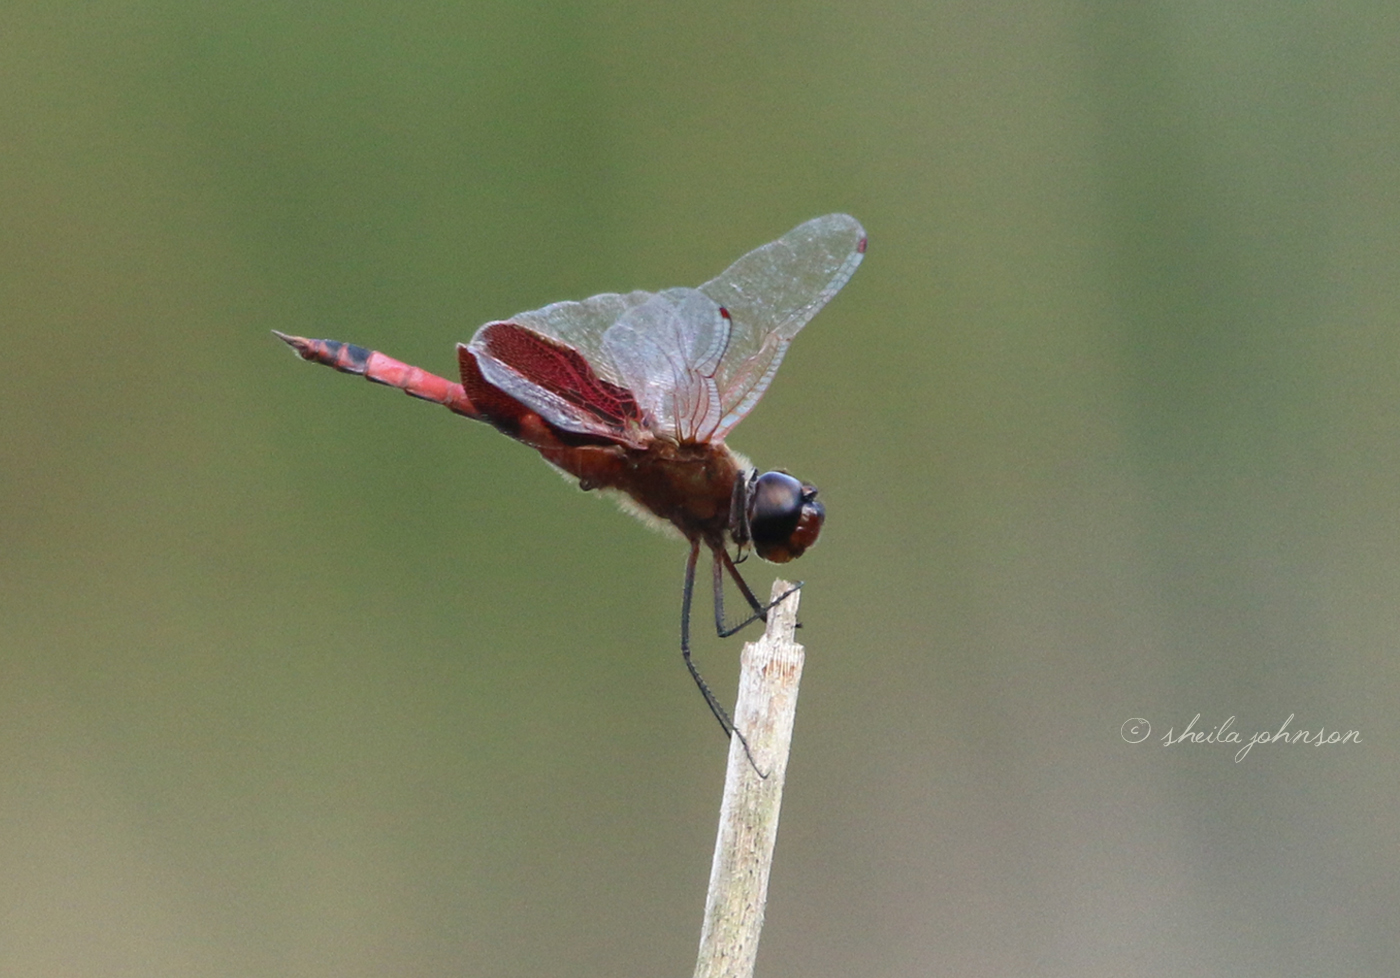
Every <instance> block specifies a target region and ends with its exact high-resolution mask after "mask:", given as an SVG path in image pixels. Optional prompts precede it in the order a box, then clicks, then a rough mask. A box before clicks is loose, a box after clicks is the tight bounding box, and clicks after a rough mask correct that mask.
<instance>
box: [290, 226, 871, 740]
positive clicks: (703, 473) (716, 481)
mask: <svg viewBox="0 0 1400 978" xmlns="http://www.w3.org/2000/svg"><path fill="white" fill-rule="evenodd" d="M864 255H865V229H864V228H862V227H861V226H860V223H859V222H857V221H856V219H855V218H853V217H850V216H848V215H846V214H828V215H827V216H825V217H818V218H815V219H813V220H810V221H808V222H807V223H805V224H801V225H799V226H798V227H796V228H794V229H793V230H791V231H789V232H788V233H787V234H785V235H783V236H782V237H781V238H779V239H778V240H777V241H773V242H771V243H769V244H766V245H764V246H763V247H762V248H758V249H756V250H754V251H751V252H749V253H748V254H747V255H745V256H744V257H743V258H740V259H739V260H738V261H736V262H735V263H734V264H733V265H730V266H729V268H728V269H726V270H725V271H724V272H723V273H722V274H721V275H720V276H719V277H718V278H715V279H712V280H710V281H709V282H706V283H705V284H704V285H702V286H700V287H699V288H698V289H687V288H675V289H666V290H665V291H663V292H640V291H638V292H629V293H627V294H626V295H616V294H613V293H606V294H603V295H595V296H593V298H591V299H584V300H583V301H582V302H556V303H554V304H553V305H550V306H545V307H544V308H543V309H536V310H535V311H533V312H523V313H520V314H519V315H517V316H512V317H511V318H510V319H506V320H502V321H500V322H493V323H487V324H486V325H485V326H483V327H481V328H480V329H479V330H477V331H476V335H475V336H473V337H472V340H471V342H470V343H466V344H458V346H457V362H458V367H459V369H460V371H461V376H462V382H461V383H460V384H459V383H455V382H453V381H450V380H447V379H446V378H444V377H438V376H436V375H434V374H430V373H428V372H427V371H426V370H422V369H420V368H418V367H414V366H410V365H409V364H406V363H402V362H400V361H398V360H395V359H393V358H392V357H388V356H385V355H384V354H383V353H378V352H376V351H373V350H368V349H366V348H364V347H362V346H352V345H351V344H349V343H338V342H336V341H334V340H308V339H304V338H302V337H300V336H287V335H285V334H283V333H277V336H278V337H279V338H281V339H283V340H285V341H286V342H287V343H288V344H290V345H291V347H292V349H294V350H295V351H296V352H297V354H299V355H300V356H301V357H302V358H303V359H305V360H313V361H315V362H316V363H323V364H325V365H326V366H329V367H334V368H335V369H336V370H339V371H342V372H344V373H350V374H360V375H362V376H364V377H365V378H366V379H368V380H372V381H375V382H377V383H380V384H387V385H389V386H390V387H397V388H399V389H401V390H403V391H404V392H405V393H407V394H411V395H413V396H414V397H418V398H422V399H423V400H425V401H432V402H433V403H435V404H441V405H443V406H444V407H446V408H448V409H449V410H451V411H453V412H455V413H457V414H461V415H465V416H466V417H468V418H474V419H476V420H478V421H485V422H486V423H487V424H489V425H491V426H492V427H493V428H495V429H496V430H498V431H500V432H502V433H504V434H506V435H509V436H510V437H512V438H514V439H516V440H517V441H521V442H524V443H525V444H526V445H529V446H530V447H531V448H533V449H535V450H536V451H538V452H539V453H540V454H541V455H542V456H544V459H545V461H547V462H549V463H550V464H551V465H553V466H554V467H556V468H558V469H561V470H563V471H564V472H566V473H568V474H569V475H570V476H573V477H574V478H576V479H577V480H578V484H579V487H580V488H581V489H583V490H585V491H587V490H592V489H599V490H612V491H614V492H615V493H617V494H619V499H620V501H621V502H622V503H623V504H624V508H627V509H629V510H631V511H633V512H634V513H636V514H637V515H639V516H641V517H642V518H643V519H644V520H649V521H650V522H653V523H658V524H659V525H661V526H663V527H664V526H665V525H666V524H669V525H670V526H673V527H675V529H676V530H679V531H680V534H681V535H682V536H683V537H684V538H685V539H686V540H687V541H689V543H690V555H689V557H687V559H686V564H685V586H684V588H683V590H682V597H681V656H682V657H683V658H684V660H685V664H686V667H687V668H688V669H689V670H690V675H691V676H692V678H694V680H695V684H696V685H697V686H698V687H699V689H700V692H701V693H702V694H703V695H704V697H705V702H706V704H708V705H709V708H710V711H711V712H712V713H713V714H714V715H715V719H717V720H718V721H719V724H720V726H721V727H722V728H723V729H724V732H725V734H726V735H732V734H733V733H735V732H736V731H735V729H734V723H733V721H732V720H731V719H730V717H729V714H728V713H727V712H726V711H725V709H724V707H722V706H721V705H720V703H719V701H718V700H717V699H716V698H715V695H714V693H712V692H711V691H710V687H709V685H708V684H707V683H706V682H705V680H704V679H703V678H702V677H701V675H700V672H699V670H698V669H697V668H696V666H695V663H694V662H693V661H692V660H691V656H690V604H691V596H692V592H693V590H694V586H695V566H696V562H697V561H698V559H699V556H700V547H701V546H702V545H703V546H705V547H708V548H709V549H710V553H711V554H712V555H713V558H714V605H715V631H716V632H717V633H718V634H719V636H720V637H721V638H724V637H727V636H729V635H732V634H734V633H735V632H737V631H738V630H739V629H741V628H743V627H744V626H745V625H748V624H750V623H752V622H753V621H756V620H759V619H766V616H767V611H768V609H769V608H770V607H771V605H764V604H762V603H760V602H759V600H758V599H757V598H756V597H755V596H754V593H753V591H752V590H750V589H749V586H748V585H747V584H746V583H745V582H744V579H743V577H741V576H740V574H739V571H738V569H737V568H736V567H735V566H734V565H735V561H736V559H738V560H742V559H743V558H744V557H745V556H747V553H748V551H749V550H750V549H752V550H753V551H755V552H756V553H757V554H758V556H759V557H761V558H763V559H764V560H768V561H772V562H774V563H785V562H787V561H789V560H792V559H793V558H795V557H800V556H802V554H803V552H804V551H806V550H807V548H809V547H811V546H812V545H813V544H814V543H816V540H817V535H818V534H819V533H820V532H821V528H822V522H823V520H824V519H825V518H826V512H825V510H824V509H823V507H822V504H821V503H819V502H817V498H816V496H817V490H816V488H815V487H814V486H811V485H809V484H808V483H805V482H802V481H800V480H798V479H795V478H793V477H792V476H791V475H788V474H787V473H786V472H781V471H778V472H765V473H763V474H762V475H759V474H758V472H757V470H756V469H754V468H753V466H751V465H750V464H749V462H748V460H747V459H745V458H743V457H742V456H740V455H737V454H736V453H735V452H733V451H731V450H730V449H729V447H728V446H727V445H725V443H724V439H725V436H726V435H728V434H729V432H730V431H731V430H733V428H734V426H735V425H737V424H738V423H739V422H740V421H742V420H744V418H745V417H746V416H747V415H748V413H749V412H750V411H752V410H753V408H754V405H755V404H757V403H758V399H759V398H760V397H762V396H763V392H764V391H765V390H767V389H768V384H769V383H770V382H771V381H772V380H773V375H774V374H775V373H776V372H777V370H778V365H779V364H781V363H782V360H783V355H784V354H785V353H786V352H787V348H788V344H789V343H791V342H792V338H793V337H794V336H796V335H797V332H798V330H800V329H801V328H802V327H803V326H805V325H806V324H807V322H808V321H809V320H811V318H812V317H813V316H815V315H816V314H817V312H818V310H820V309H821V308H822V306H824V305H826V304H827V302H829V301H830V300H831V297H832V296H834V295H835V294H836V293H837V292H839V291H840V290H841V287H842V286H844V285H845V284H846V282H847V280H848V279H850V277H851V275H852V274H853V273H854V272H855V270H856V266H858V265H859V264H860V262H861V258H862V257H864ZM274 332H275V331H274ZM730 547H733V549H734V552H735V556H734V557H731V556H730V555H729V548H730ZM725 573H728V574H729V576H730V577H732V578H733V579H734V583H735V584H736V585H737V586H738V588H739V591H740V592H741V593H742V594H743V596H744V599H745V600H746V601H748V603H749V607H750V608H751V609H752V614H750V615H749V617H748V618H746V619H745V620H744V621H742V622H740V623H738V624H737V625H733V626H728V625H726V623H725V616H724V575H725ZM799 586H800V585H799ZM739 737H740V740H741V741H744V738H743V734H742V733H740V735H739ZM744 746H745V748H746V749H747V746H748V744H747V741H744Z"/></svg>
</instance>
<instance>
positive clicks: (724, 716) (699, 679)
mask: <svg viewBox="0 0 1400 978" xmlns="http://www.w3.org/2000/svg"><path fill="white" fill-rule="evenodd" d="M699 559H700V541H699V540H695V541H692V543H691V545H690V555H689V556H688V557H687V558H686V561H685V588H684V590H683V591H682V592H681V658H683V659H684V660H685V667H686V668H687V669H689V670H690V677H691V678H692V679H694V680H695V685H696V686H697V687H699V689H700V695H701V696H703V697H705V705H706V706H708V707H709V708H710V712H711V713H712V714H714V717H715V719H716V720H718V721H719V725H720V729H722V730H723V731H724V735H725V736H726V737H734V736H737V737H738V738H739V743H741V744H742V745H743V746H744V755H745V756H746V757H748V759H749V764H751V765H753V769H754V771H756V772H757V773H758V776H759V777H767V775H766V774H764V773H763V772H762V771H759V769H758V764H757V762H755V761H754V759H753V752H752V751H750V750H749V742H748V739H747V738H746V737H745V736H744V735H743V734H742V733H741V732H740V731H739V729H738V728H737V727H735V726H734V720H733V719H732V718H731V717H730V716H729V711H728V710H726V709H725V708H724V707H723V706H721V705H720V702H719V699H718V698H716V696H715V694H714V691H713V690H711V689H710V684H709V683H707V682H705V679H704V677H703V676H701V675H700V670H699V669H697V668H696V666H695V661H694V660H693V659H692V658H691V657H690V605H691V599H692V597H693V596H694V593H695V565H696V563H697V562H698V561H699Z"/></svg>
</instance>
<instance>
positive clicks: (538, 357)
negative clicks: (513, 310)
mask: <svg viewBox="0 0 1400 978" xmlns="http://www.w3.org/2000/svg"><path fill="white" fill-rule="evenodd" d="M477 342H480V343H481V344H483V345H484V346H485V347H486V350H487V352H489V353H490V354H491V356H493V357H495V358H496V359H497V360H498V361H500V362H501V363H503V364H505V365H506V366H507V367H510V368H511V369H512V370H514V371H515V372H516V373H518V374H520V375H521V376H522V377H524V378H526V379H527V380H529V381H530V382H531V383H532V384H535V385H536V386H538V387H540V388H542V389H544V390H547V391H549V392H550V393H551V394H554V395H555V396H557V397H560V398H563V399H564V400H565V401H568V402H569V403H570V404H572V405H574V406H575V407H578V408H582V409H583V410H585V411H587V412H588V413H589V414H592V415H593V416H594V417H596V418H597V419H598V420H599V421H601V422H603V423H604V424H606V425H608V426H610V427H613V428H618V429H622V428H626V427H628V426H629V425H638V424H640V423H641V421H642V410H641V408H640V407H639V406H638V405H637V401H636V399H635V398H633V396H632V392H631V391H629V390H627V388H625V387H619V386H617V385H616V384H610V383H608V382H607V381H606V380H603V379H602V378H601V377H599V376H598V375H597V374H596V373H594V372H593V368H592V367H590V366H589V365H588V361H587V360H585V359H584V358H583V356H582V355H581V354H580V353H579V352H578V351H577V350H575V349H572V348H571V347H568V346H564V345H563V344H561V343H555V342H553V341H551V340H548V339H546V338H544V337H543V336H540V335H539V334H538V333H533V332H531V331H530V330H528V329H524V328H523V327H520V326H517V325H515V324H514V323H491V324H490V325H488V326H485V327H483V328H482V330H481V332H480V333H479V334H478V336H477ZM473 366H475V364H473ZM478 376H479V375H478ZM484 382H485V381H484V380H483V381H482V383H484ZM463 385H464V386H467V389H468V391H470V390H471V388H470V385H468V384H467V383H466V378H465V376H464V377H463ZM497 394H498V396H500V393H499V392H497Z"/></svg>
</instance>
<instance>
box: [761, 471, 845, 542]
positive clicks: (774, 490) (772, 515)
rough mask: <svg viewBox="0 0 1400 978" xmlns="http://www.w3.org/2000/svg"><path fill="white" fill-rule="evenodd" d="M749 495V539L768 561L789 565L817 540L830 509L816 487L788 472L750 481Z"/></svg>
mask: <svg viewBox="0 0 1400 978" xmlns="http://www.w3.org/2000/svg"><path fill="white" fill-rule="evenodd" d="M746 496H747V498H746V500H745V503H744V523H745V524H746V525H747V530H748V534H747V535H748V539H749V540H750V541H751V542H752V543H753V546H754V549H755V550H756V551H758V555H759V556H760V557H762V558H763V559H764V560H768V561H772V562H773V563H775V564H786V563H787V562H788V561H789V560H792V559H794V558H796V557H801V556H802V554H803V553H804V552H806V550H807V548H808V547H810V546H812V544H814V543H816V542H817V536H818V534H820V533H821V531H822V523H823V522H824V521H825V520H826V509H825V508H824V507H823V506H822V504H821V503H819V502H817V489H816V487H815V486H811V485H808V484H807V483H805V482H799V481H798V480H797V479H794V478H793V477H792V476H790V475H788V474H787V473H786V472H765V473H763V474H762V475H760V476H758V477H757V478H755V479H752V480H751V481H750V482H749V484H748V487H747V493H746Z"/></svg>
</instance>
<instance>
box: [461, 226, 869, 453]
mask: <svg viewBox="0 0 1400 978" xmlns="http://www.w3.org/2000/svg"><path fill="white" fill-rule="evenodd" d="M864 252H865V230H864V229H863V228H862V227H861V226H860V224H859V222H857V221H856V220H855V218H853V217H849V216H847V215H845V214H829V215H827V216H826V217H819V218H816V219H815V220H811V221H808V222H807V223H805V224H802V225H800V226H798V227H796V228H794V229H793V230H792V231H789V232H788V233H787V234H785V235H783V237H781V238H779V239H778V240H777V241H774V242H771V243H770V244H766V245H764V246H763V247H762V248H759V249H757V250H755V251H751V252H749V253H748V254H747V255H745V256H744V257H743V258H740V259H739V260H738V261H737V262H735V263H734V264H733V265H731V266H729V268H728V269H727V270H725V272H724V273H723V274H721V275H720V276H719V277H718V278H715V279H713V280H712V281H709V282H707V283H705V284H704V285H702V286H700V288H698V289H685V288H680V289H667V290H665V291H664V292H659V293H652V292H629V293H627V294H625V295H618V294H613V293H605V294H603V295H595V296H593V297H592V298H590V299H584V300H583V301H581V302H556V303H554V304H553V305H549V306H545V307H544V308H543V309H537V310H535V311H533V312H525V313H520V314H519V315H516V316H512V317H511V318H510V319H509V320H507V321H506V322H507V323H510V324H514V325H516V326H520V327H523V328H524V329H527V330H529V331H531V332H533V333H536V334H538V335H539V336H543V337H545V338H547V339H549V340H552V341H555V342H557V343H560V344H563V345H564V346H566V347H569V348H572V349H573V350H576V351H578V353H579V354H580V355H581V356H582V357H583V359H584V360H586V361H587V364H588V366H589V367H591V368H592V372H593V373H594V374H595V375H596V376H597V378H599V379H601V380H602V381H604V382H606V384H609V385H615V386H617V387H620V388H625V389H626V390H627V391H630V392H631V394H632V397H633V399H635V402H636V404H637V405H638V407H639V408H640V410H641V413H642V420H641V422H640V423H641V424H642V425H644V426H645V427H646V428H647V429H649V430H650V431H651V432H653V433H654V434H656V435H660V436H662V437H666V438H670V439H673V440H676V441H718V440H720V439H722V438H723V437H724V436H725V435H726V434H728V432H729V431H730V430H731V429H732V428H733V427H734V426H735V425H736V424H738V423H739V422H740V421H741V420H743V418H744V416H745V415H747V414H748V413H749V411H750V410H752V409H753V406H754V405H755V404H757V403H758V399H759V398H760V397H761V396H762V395H763V392H764V391H765V390H766V389H767V387H768V384H769V382H770V381H771V380H772V379H773V374H774V373H775V372H776V371H777V369H778V365H779V364H780V363H781V362H782V358H783V354H784V353H786V352H787V347H788V344H789V343H790V342H791V340H792V338H793V337H794V336H795V335H797V332H798V330H800V329H801V328H802V327H803V326H805V325H806V324H807V322H808V321H809V320H811V318H812V317H813V316H815V315H816V314H817V311H818V310H820V309H821V307H822V306H824V305H826V303H827V302H828V301H829V300H830V299H831V297H832V296H834V295H835V294H836V293H837V292H839V291H840V289H841V287H842V286H843V285H845V284H846V281H847V280H848V279H849V278H850V277H851V274H852V273H853V272H854V271H855V269H856V266H857V265H859V264H860V260H861V257H862V256H863V254H864ZM499 325H501V324H488V325H487V326H483V327H482V328H481V329H480V330H478V331H477V333H476V336H474V337H473V338H472V341H471V343H470V344H468V349H469V350H471V352H472V353H473V354H474V355H475V356H476V359H477V362H478V365H479V367H480V369H481V372H482V375H483V376H484V377H485V378H486V379H487V380H488V381H490V382H491V383H492V384H493V385H495V386H496V387H499V388H501V389H502V390H505V391H506V392H507V393H509V394H510V395H511V396H512V397H514V398H516V399H517V400H520V401H521V402H522V403H524V404H526V405H527V406H528V407H530V408H531V409H532V410H534V411H536V412H537V413H539V415H540V416H541V417H543V418H545V419H546V420H548V421H549V422H550V423H552V424H555V425H557V426H559V427H561V428H563V429H565V430H568V431H577V432H580V433H584V434H599V435H604V436H606V437H614V438H617V440H620V441H625V442H627V443H629V444H635V443H637V435H636V433H635V432H632V433H630V434H627V435H626V436H625V437H624V436H623V433H622V431H621V429H620V428H619V427H618V426H617V424H616V423H615V422H614V421H613V420H612V417H613V415H615V414H616V411H613V412H612V414H610V415H609V414H607V412H602V411H597V410H594V409H593V407H592V402H593V400H594V399H595V397H594V395H590V394H589V393H587V391H584V392H583V393H582V394H579V396H574V395H575V394H576V393H578V392H577V391H574V390H573V388H574V387H578V386H580V385H577V384H573V383H572V382H565V381H563V380H561V377H562V376H563V373H565V371H561V370H560V369H558V368H546V367H526V366H525V361H522V360H520V359H519V358H517V359H515V360H514V361H513V363H514V366H512V365H511V362H507V358H505V357H501V356H498V355H496V354H497V353H499V352H500V351H499V350H497V351H496V353H493V350H492V344H491V342H490V341H489V339H488V331H489V330H491V328H492V327H493V326H499ZM538 360H539V358H538V357H537V358H535V361H534V362H538ZM581 386H583V387H589V385H588V384H587V383H585V384H583V385H581ZM590 389H592V388H590ZM604 415H606V416H604Z"/></svg>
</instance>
